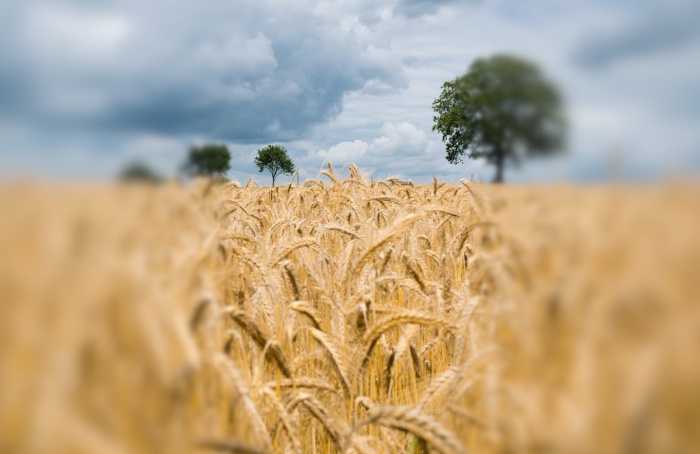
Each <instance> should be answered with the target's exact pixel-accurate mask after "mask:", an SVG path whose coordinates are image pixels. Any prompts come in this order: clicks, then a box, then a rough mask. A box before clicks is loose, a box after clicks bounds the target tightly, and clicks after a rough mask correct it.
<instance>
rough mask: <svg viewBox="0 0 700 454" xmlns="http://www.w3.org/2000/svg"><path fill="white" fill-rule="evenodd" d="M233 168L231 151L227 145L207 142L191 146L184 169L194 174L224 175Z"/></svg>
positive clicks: (206, 175) (207, 175)
mask: <svg viewBox="0 0 700 454" xmlns="http://www.w3.org/2000/svg"><path fill="white" fill-rule="evenodd" d="M230 168H231V152H229V150H228V147H226V145H223V144H222V145H219V144H205V145H202V146H199V147H197V146H193V147H191V148H190V151H189V154H188V155H187V160H186V161H185V164H184V165H183V170H184V171H185V172H186V173H188V174H189V175H192V176H195V175H196V176H205V177H215V176H216V177H223V176H224V174H225V173H226V172H228V170H229V169H230Z"/></svg>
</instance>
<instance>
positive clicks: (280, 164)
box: [255, 145, 294, 186]
mask: <svg viewBox="0 0 700 454" xmlns="http://www.w3.org/2000/svg"><path fill="white" fill-rule="evenodd" d="M255 165H257V166H258V170H260V172H262V171H263V170H265V169H267V170H269V171H270V175H272V186H274V185H275V180H276V179H277V175H279V174H280V173H282V174H285V175H291V174H293V173H294V162H292V159H291V158H290V157H289V155H288V154H287V150H286V149H285V148H284V147H283V146H280V145H268V146H266V147H265V148H261V149H259V150H258V154H257V156H255Z"/></svg>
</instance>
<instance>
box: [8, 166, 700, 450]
mask: <svg viewBox="0 0 700 454" xmlns="http://www.w3.org/2000/svg"><path fill="white" fill-rule="evenodd" d="M321 178H322V179H323V181H321V180H307V181H306V182H305V183H304V184H303V185H299V186H297V185H289V186H283V187H276V188H274V189H271V188H261V187H256V186H255V184H253V183H250V182H249V183H248V184H247V185H245V186H241V185H238V184H236V183H229V184H226V185H223V186H219V185H215V184H212V183H207V182H204V181H201V182H197V183H196V184H193V185H191V186H188V187H183V186H180V185H177V184H175V183H167V184H163V185H159V186H110V185H103V186H92V187H89V188H88V187H60V188H57V187H48V186H41V185H6V186H5V187H3V188H2V190H0V212H1V213H2V222H0V251H2V255H1V257H0V330H1V331H0V332H1V333H2V342H0V452H2V453H25V452H26V453H45V452H46V453H48V452H51V453H166V452H167V453H189V452H201V453H206V452H238V453H263V452H292V453H307V452H358V453H363V452H364V453H370V452H385V453H393V452H411V453H421V452H440V453H445V454H451V453H463V452H473V453H529V452H532V453H535V452H552V453H645V452H650V453H651V452H663V453H692V452H700V364H699V361H698V359H697V358H698V356H697V355H698V347H700V298H699V295H700V280H699V279H698V270H700V248H699V246H700V241H699V240H698V232H700V222H699V219H698V209H697V208H698V207H700V196H699V194H698V191H697V190H696V189H697V188H695V187H692V186H691V187H687V186H679V185H677V186H668V187H663V188H662V187H654V188H651V187H639V188H630V187H617V188H614V187H606V188H580V187H579V188H577V187H568V186H561V187H552V186H548V187H508V186H502V187H485V186H477V185H472V184H470V183H468V182H461V183H459V184H445V183H438V182H437V181H435V182H434V183H433V184H431V185H425V186H414V185H411V184H404V183H402V182H400V181H398V180H395V179H390V180H386V181H379V182H370V181H369V180H368V179H367V178H366V177H365V176H363V175H361V174H360V172H359V171H358V169H357V168H355V167H354V166H350V167H349V175H348V176H347V177H342V176H341V175H340V174H339V173H337V172H335V171H334V170H333V169H332V167H330V166H329V169H328V170H327V171H324V172H323V175H322V177H321Z"/></svg>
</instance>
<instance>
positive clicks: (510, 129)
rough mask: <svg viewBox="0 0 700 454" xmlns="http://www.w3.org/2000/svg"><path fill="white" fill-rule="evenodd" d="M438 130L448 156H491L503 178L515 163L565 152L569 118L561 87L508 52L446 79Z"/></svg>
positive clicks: (451, 159)
mask: <svg viewBox="0 0 700 454" xmlns="http://www.w3.org/2000/svg"><path fill="white" fill-rule="evenodd" d="M433 110H434V111H435V113H436V114H437V115H436V116H434V117H433V121H434V126H433V131H439V132H440V133H441V134H442V139H443V141H444V142H445V145H446V148H447V160H448V161H449V162H450V163H452V164H457V163H460V162H462V159H463V156H464V154H465V153H467V152H468V157H469V158H471V159H477V158H485V159H486V160H487V161H488V162H489V163H490V164H493V165H495V166H496V175H495V177H494V182H497V183H500V182H502V181H503V169H504V167H505V165H506V163H508V162H510V163H513V164H515V165H519V164H520V163H521V161H522V158H523V157H525V156H528V157H529V156H535V155H548V154H551V153H553V152H556V151H559V150H560V149H561V146H562V144H563V141H564V132H565V120H564V115H563V112H562V108H561V102H560V97H559V94H558V92H557V90H556V87H554V86H553V85H551V84H550V83H549V82H547V81H546V80H545V79H544V78H543V77H542V75H541V74H540V71H539V69H538V68H537V66H535V65H534V64H533V63H531V62H528V61H526V60H522V59H519V58H516V57H511V56H507V55H496V56H493V57H491V58H487V59H478V60H476V61H475V62H474V63H473V64H472V65H471V66H470V67H469V71H468V72H467V73H466V74H465V75H464V76H462V77H458V78H457V79H455V80H452V81H449V82H445V83H444V84H443V86H442V93H441V94H440V96H439V97H438V98H437V99H436V100H435V101H434V102H433Z"/></svg>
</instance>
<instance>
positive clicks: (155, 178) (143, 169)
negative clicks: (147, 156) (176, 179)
mask: <svg viewBox="0 0 700 454" xmlns="http://www.w3.org/2000/svg"><path fill="white" fill-rule="evenodd" d="M119 179H120V180H121V181H128V182H145V183H158V182H160V181H161V177H160V176H159V175H158V174H156V173H155V172H154V171H153V170H152V169H151V168H150V167H148V166H147V165H146V164H145V163H143V162H140V161H137V162H132V163H130V164H127V166H126V167H124V169H123V170H122V171H121V173H120V174H119Z"/></svg>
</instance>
